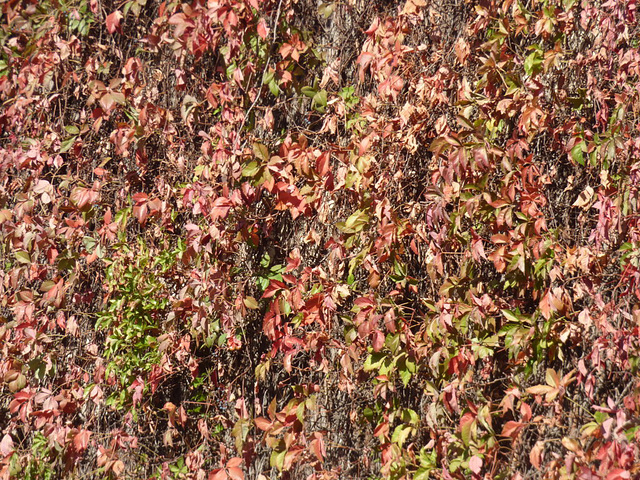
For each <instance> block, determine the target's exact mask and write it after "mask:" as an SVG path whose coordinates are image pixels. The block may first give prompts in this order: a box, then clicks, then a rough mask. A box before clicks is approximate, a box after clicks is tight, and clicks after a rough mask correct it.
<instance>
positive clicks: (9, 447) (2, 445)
mask: <svg viewBox="0 0 640 480" xmlns="http://www.w3.org/2000/svg"><path fill="white" fill-rule="evenodd" d="M11 453H13V439H12V438H11V435H9V434H5V436H4V437H2V441H0V455H2V456H3V457H7V456H9V455H10V454H11Z"/></svg>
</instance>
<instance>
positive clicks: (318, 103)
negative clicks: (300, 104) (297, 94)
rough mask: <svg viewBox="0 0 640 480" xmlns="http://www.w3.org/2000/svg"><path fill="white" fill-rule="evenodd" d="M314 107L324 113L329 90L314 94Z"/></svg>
mask: <svg viewBox="0 0 640 480" xmlns="http://www.w3.org/2000/svg"><path fill="white" fill-rule="evenodd" d="M312 103H313V107H314V108H315V109H316V110H317V111H318V112H320V113H324V110H325V108H326V106H327V91H326V90H320V91H319V92H318V93H316V94H315V95H314V96H313V99H312Z"/></svg>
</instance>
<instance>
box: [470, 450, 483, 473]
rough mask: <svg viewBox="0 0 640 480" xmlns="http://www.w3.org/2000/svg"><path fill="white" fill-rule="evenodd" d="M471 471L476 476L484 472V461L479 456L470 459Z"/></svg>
mask: <svg viewBox="0 0 640 480" xmlns="http://www.w3.org/2000/svg"><path fill="white" fill-rule="evenodd" d="M469 469H470V470H471V471H472V472H473V473H475V474H476V475H479V474H480V472H481V471H482V459H481V458H480V457H478V456H477V455H474V456H473V457H471V458H470V459H469Z"/></svg>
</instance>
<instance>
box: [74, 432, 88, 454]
mask: <svg viewBox="0 0 640 480" xmlns="http://www.w3.org/2000/svg"><path fill="white" fill-rule="evenodd" d="M92 433H93V432H90V431H89V430H80V431H79V432H78V433H77V434H76V436H75V437H73V446H74V448H75V449H76V452H78V453H82V452H84V451H85V450H86V449H87V447H88V446H89V438H91V434H92Z"/></svg>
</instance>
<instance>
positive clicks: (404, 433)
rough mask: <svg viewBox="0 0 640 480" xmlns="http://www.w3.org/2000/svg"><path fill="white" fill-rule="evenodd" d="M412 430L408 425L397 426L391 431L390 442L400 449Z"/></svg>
mask: <svg viewBox="0 0 640 480" xmlns="http://www.w3.org/2000/svg"><path fill="white" fill-rule="evenodd" d="M412 431H413V428H412V427H411V426H409V425H404V424H403V425H398V426H397V427H396V428H395V430H394V431H393V435H392V436H391V441H392V442H393V443H397V444H398V445H399V446H400V447H402V445H403V444H404V442H405V441H406V440H407V438H409V435H411V432H412Z"/></svg>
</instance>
